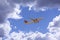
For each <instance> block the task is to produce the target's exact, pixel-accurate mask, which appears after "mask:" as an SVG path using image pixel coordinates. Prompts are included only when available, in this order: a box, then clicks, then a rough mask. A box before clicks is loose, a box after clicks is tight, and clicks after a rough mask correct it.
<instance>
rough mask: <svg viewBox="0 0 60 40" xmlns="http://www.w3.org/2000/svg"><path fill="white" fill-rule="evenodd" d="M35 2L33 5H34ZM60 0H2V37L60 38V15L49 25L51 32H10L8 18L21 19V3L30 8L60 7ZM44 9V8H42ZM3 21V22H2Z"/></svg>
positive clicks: (15, 39) (10, 39)
mask: <svg viewBox="0 0 60 40" xmlns="http://www.w3.org/2000/svg"><path fill="white" fill-rule="evenodd" d="M32 3H33V5H32ZM59 4H60V0H18V1H16V0H0V39H1V40H2V38H3V37H4V40H60V38H59V37H60V15H59V16H56V17H55V18H54V19H53V21H52V22H50V23H49V25H48V30H49V32H47V33H45V34H43V33H41V32H38V31H36V32H29V33H24V32H23V31H19V32H12V33H10V31H11V30H12V29H11V25H10V22H9V21H8V20H7V19H8V18H13V19H20V18H22V17H20V15H19V13H20V12H21V10H20V9H19V7H20V5H23V6H29V10H31V8H33V9H41V8H59V7H60V5H59ZM42 10H43V11H44V9H42ZM1 23H2V24H1Z"/></svg>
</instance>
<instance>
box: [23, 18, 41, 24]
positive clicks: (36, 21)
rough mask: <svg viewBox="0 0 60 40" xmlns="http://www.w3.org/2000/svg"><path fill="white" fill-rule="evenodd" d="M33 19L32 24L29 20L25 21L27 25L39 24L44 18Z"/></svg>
mask: <svg viewBox="0 0 60 40" xmlns="http://www.w3.org/2000/svg"><path fill="white" fill-rule="evenodd" d="M30 19H31V22H28V21H27V20H24V23H25V24H31V23H38V22H39V21H40V20H42V18H36V19H32V18H30Z"/></svg>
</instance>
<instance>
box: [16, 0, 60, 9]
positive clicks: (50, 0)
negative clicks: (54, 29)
mask: <svg viewBox="0 0 60 40" xmlns="http://www.w3.org/2000/svg"><path fill="white" fill-rule="evenodd" d="M15 2H17V1H15ZM20 4H21V5H23V6H29V5H30V8H33V9H34V10H36V9H38V10H41V9H42V8H44V9H48V8H60V0H20Z"/></svg>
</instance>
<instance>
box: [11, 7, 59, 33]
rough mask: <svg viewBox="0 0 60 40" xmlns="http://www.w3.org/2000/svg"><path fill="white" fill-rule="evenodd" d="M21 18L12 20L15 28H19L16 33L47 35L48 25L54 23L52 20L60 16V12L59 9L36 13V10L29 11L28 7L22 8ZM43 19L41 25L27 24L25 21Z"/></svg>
mask: <svg viewBox="0 0 60 40" xmlns="http://www.w3.org/2000/svg"><path fill="white" fill-rule="evenodd" d="M21 10H22V11H21V14H20V15H21V16H22V17H23V18H22V19H20V20H18V21H17V20H12V19H11V20H10V21H11V24H12V25H13V26H17V29H14V27H12V28H13V30H14V31H18V30H21V31H24V32H30V31H33V32H35V31H39V32H42V33H46V32H48V29H47V27H48V24H49V22H50V21H52V19H53V18H54V17H55V16H58V15H59V14H60V11H58V9H48V10H46V11H38V12H36V11H34V10H30V11H29V9H28V7H21ZM39 17H42V18H43V20H41V21H40V22H39V23H32V24H25V23H24V20H28V21H29V20H31V19H30V18H39Z"/></svg>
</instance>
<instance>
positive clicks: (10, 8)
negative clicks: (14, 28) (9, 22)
mask: <svg viewBox="0 0 60 40" xmlns="http://www.w3.org/2000/svg"><path fill="white" fill-rule="evenodd" d="M12 1H13V0H0V23H3V22H5V21H6V19H7V17H8V16H10V17H8V18H15V19H17V18H18V19H19V18H22V17H20V16H18V15H19V14H18V13H20V12H19V7H20V6H18V5H19V4H17V3H14V2H12ZM15 16H16V17H15Z"/></svg>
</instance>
